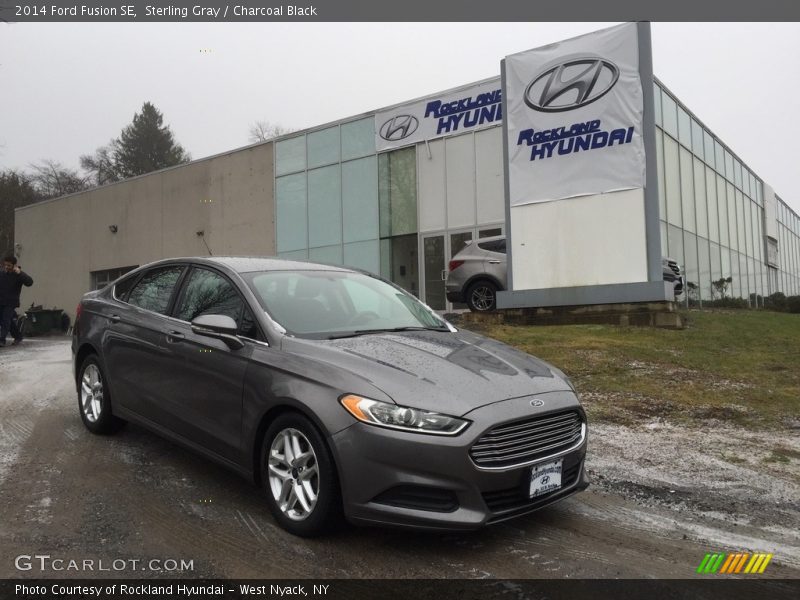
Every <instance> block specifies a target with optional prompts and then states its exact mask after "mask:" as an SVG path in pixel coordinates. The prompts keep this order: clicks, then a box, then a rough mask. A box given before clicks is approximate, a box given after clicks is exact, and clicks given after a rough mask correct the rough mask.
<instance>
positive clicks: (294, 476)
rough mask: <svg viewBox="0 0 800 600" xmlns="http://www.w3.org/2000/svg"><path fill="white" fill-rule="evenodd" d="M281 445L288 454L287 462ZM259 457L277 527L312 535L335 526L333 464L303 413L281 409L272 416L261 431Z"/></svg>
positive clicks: (337, 501) (338, 515) (338, 516)
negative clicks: (263, 431)
mask: <svg viewBox="0 0 800 600" xmlns="http://www.w3.org/2000/svg"><path fill="white" fill-rule="evenodd" d="M287 444H288V446H289V450H288V452H290V453H291V454H292V455H293V456H291V457H289V460H288V461H287V456H286V454H287V450H286V448H287ZM298 448H299V453H298V452H297V451H298ZM298 454H299V456H297V455H298ZM260 461H261V462H260V465H261V466H260V468H261V482H262V487H263V488H264V494H265V496H266V498H267V506H269V509H270V512H272V514H273V516H274V517H275V520H276V521H277V522H278V524H279V525H280V526H281V527H283V528H284V529H286V530H287V531H288V532H289V533H292V534H294V535H298V536H301V537H314V536H317V535H320V534H323V533H326V532H328V531H332V530H333V529H335V528H337V527H338V526H339V525H340V524H341V522H342V501H341V494H340V492H339V482H338V477H337V475H336V466H335V465H334V463H333V459H332V457H331V454H330V451H329V450H328V447H327V445H326V444H325V440H324V439H323V438H322V435H320V433H319V431H318V430H317V428H316V427H315V426H314V425H313V423H311V421H309V420H308V419H307V418H306V417H304V416H302V415H300V414H298V413H285V414H283V415H281V416H279V417H278V418H277V419H275V420H274V421H273V422H272V424H271V425H270V426H269V428H268V429H267V431H266V433H265V434H264V439H263V442H262V445H261V458H260ZM315 494H316V499H315V498H314V495H315Z"/></svg>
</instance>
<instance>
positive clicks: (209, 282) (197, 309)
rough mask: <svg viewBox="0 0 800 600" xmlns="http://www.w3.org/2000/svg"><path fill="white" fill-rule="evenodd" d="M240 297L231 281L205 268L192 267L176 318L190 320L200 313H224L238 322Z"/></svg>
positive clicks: (240, 307)
mask: <svg viewBox="0 0 800 600" xmlns="http://www.w3.org/2000/svg"><path fill="white" fill-rule="evenodd" d="M241 314H242V299H241V298H240V297H239V294H237V293H236V290H235V289H234V288H233V286H232V285H231V283H230V282H229V281H228V280H227V279H225V278H224V277H222V276H221V275H218V274H217V273H214V272H213V271H208V270H206V269H193V270H192V272H191V273H190V274H189V278H188V279H187V280H186V285H185V286H184V290H183V295H182V296H181V300H180V305H179V307H178V311H177V314H176V315H175V316H176V317H177V318H179V319H181V320H183V321H192V320H194V319H196V318H197V317H199V316H201V315H226V316H228V317H230V318H231V319H233V320H234V321H236V322H238V321H239V317H240V316H241Z"/></svg>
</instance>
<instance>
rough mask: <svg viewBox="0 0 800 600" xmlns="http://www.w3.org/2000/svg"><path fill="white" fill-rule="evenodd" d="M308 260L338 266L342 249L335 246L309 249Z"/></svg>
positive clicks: (340, 261) (340, 262)
mask: <svg viewBox="0 0 800 600" xmlns="http://www.w3.org/2000/svg"><path fill="white" fill-rule="evenodd" d="M308 260H310V261H311V262H318V263H325V264H327V265H340V264H342V247H341V246H340V245H336V246H323V247H321V248H309V249H308Z"/></svg>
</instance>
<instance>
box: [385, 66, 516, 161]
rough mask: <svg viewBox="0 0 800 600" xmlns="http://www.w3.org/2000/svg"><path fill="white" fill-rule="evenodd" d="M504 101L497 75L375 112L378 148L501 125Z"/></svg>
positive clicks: (399, 145)
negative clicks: (480, 81) (487, 79)
mask: <svg viewBox="0 0 800 600" xmlns="http://www.w3.org/2000/svg"><path fill="white" fill-rule="evenodd" d="M501 100H502V96H501V92H500V80H499V79H498V78H494V79H491V80H489V81H484V82H482V83H478V84H474V85H470V86H467V87H463V88H459V89H457V90H453V91H450V92H447V93H445V94H440V95H437V96H431V97H429V98H426V99H424V100H417V101H416V102H411V103H408V104H403V105H401V106H396V107H394V108H392V109H389V110H385V111H383V112H380V113H378V114H376V115H375V147H376V148H377V149H378V152H380V151H382V150H390V149H392V148H400V147H402V146H408V145H409V144H415V143H417V142H422V141H424V140H431V139H434V138H439V137H443V136H445V135H455V134H458V133H462V132H466V131H475V130H478V129H484V128H485V127H490V126H491V125H499V124H500V123H501V122H502V120H503V112H502V104H501Z"/></svg>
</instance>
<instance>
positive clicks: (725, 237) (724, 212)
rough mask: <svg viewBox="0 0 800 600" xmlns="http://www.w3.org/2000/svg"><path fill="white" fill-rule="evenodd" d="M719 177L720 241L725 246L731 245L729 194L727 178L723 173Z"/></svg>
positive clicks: (717, 177)
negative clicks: (726, 184) (726, 185)
mask: <svg viewBox="0 0 800 600" xmlns="http://www.w3.org/2000/svg"><path fill="white" fill-rule="evenodd" d="M716 179H717V207H718V210H719V242H720V244H722V245H723V246H730V243H731V240H730V235H729V233H730V230H729V228H728V195H727V188H726V187H725V180H724V179H722V176H721V175H717V176H716ZM726 277H727V275H726Z"/></svg>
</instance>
